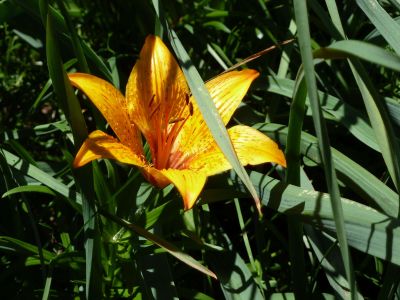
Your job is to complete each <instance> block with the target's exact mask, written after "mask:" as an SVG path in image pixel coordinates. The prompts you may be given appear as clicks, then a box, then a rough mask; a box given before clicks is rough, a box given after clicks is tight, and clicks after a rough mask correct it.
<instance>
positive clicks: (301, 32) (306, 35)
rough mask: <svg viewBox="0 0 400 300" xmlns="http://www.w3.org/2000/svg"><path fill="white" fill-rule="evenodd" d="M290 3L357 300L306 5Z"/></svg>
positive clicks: (340, 242) (337, 221) (337, 228)
mask: <svg viewBox="0 0 400 300" xmlns="http://www.w3.org/2000/svg"><path fill="white" fill-rule="evenodd" d="M293 3H294V12H295V17H296V23H297V28H298V41H299V46H300V54H301V57H302V62H303V65H304V74H305V80H306V83H307V90H308V96H309V98H310V104H311V109H312V114H313V120H314V126H315V130H316V132H317V136H318V140H319V145H320V149H321V154H322V158H323V162H324V173H325V177H326V184H327V187H328V191H329V194H330V199H331V205H332V209H333V211H334V216H335V218H334V220H335V227H336V233H337V236H338V240H339V245H340V249H341V253H342V259H343V261H344V266H345V270H346V277H347V279H348V281H349V283H350V292H351V295H352V299H354V298H355V297H356V287H355V279H354V272H353V268H352V262H351V257H350V253H349V249H348V244H347V235H346V231H345V227H344V218H343V208H342V203H341V201H340V192H339V187H338V183H337V180H336V172H335V168H334V165H333V161H332V157H331V152H330V146H329V138H328V133H327V130H326V126H325V122H324V119H323V117H322V112H321V107H320V103H319V99H318V91H317V84H316V80H315V74H314V62H313V56H312V52H311V40H310V29H309V24H308V12H307V5H306V2H304V1H301V0H295V1H294V2H293Z"/></svg>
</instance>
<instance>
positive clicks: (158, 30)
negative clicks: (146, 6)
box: [153, 0, 164, 38]
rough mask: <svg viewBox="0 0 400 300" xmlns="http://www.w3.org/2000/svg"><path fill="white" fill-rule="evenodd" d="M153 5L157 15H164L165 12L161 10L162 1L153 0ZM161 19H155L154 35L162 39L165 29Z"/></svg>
mask: <svg viewBox="0 0 400 300" xmlns="http://www.w3.org/2000/svg"><path fill="white" fill-rule="evenodd" d="M153 5H154V9H155V10H156V14H157V15H160V14H163V11H162V10H161V9H160V8H161V7H160V6H161V4H160V1H158V0H153ZM162 18H164V16H162ZM160 19H161V18H154V34H155V35H158V36H159V37H161V38H162V37H163V34H164V28H163V26H162V24H161V22H160Z"/></svg>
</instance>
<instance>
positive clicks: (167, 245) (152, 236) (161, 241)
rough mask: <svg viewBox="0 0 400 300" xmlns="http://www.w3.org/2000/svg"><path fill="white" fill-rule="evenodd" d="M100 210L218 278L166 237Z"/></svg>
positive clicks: (127, 227) (112, 219) (108, 216)
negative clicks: (166, 239) (163, 237)
mask: <svg viewBox="0 0 400 300" xmlns="http://www.w3.org/2000/svg"><path fill="white" fill-rule="evenodd" d="M99 212H100V214H102V215H103V216H105V217H107V218H108V219H110V220H111V221H113V222H115V223H116V224H118V225H120V226H122V227H124V228H126V229H128V230H130V231H133V232H136V233H137V234H139V235H141V236H142V237H144V238H145V239H147V240H149V241H151V242H152V243H154V244H156V245H157V246H159V247H161V248H163V249H164V250H165V251H167V252H168V253H169V254H171V255H172V256H174V257H175V258H177V259H178V260H180V261H182V262H183V263H185V264H187V265H188V266H190V267H192V268H194V269H196V270H198V271H200V272H202V273H204V274H206V275H208V276H211V277H213V278H215V279H217V276H216V275H215V274H214V272H212V271H210V270H209V269H207V268H206V267H204V266H203V265H202V264H200V263H199V262H198V261H197V260H195V259H194V258H193V257H191V256H189V255H187V254H186V253H183V252H182V251H180V250H179V249H178V248H177V247H175V246H174V245H172V244H170V243H169V242H167V241H165V240H164V239H162V238H160V237H159V236H157V235H155V234H153V233H151V232H150V231H148V230H146V229H144V228H142V227H139V226H137V225H136V224H133V223H129V222H128V221H126V220H124V219H121V218H119V217H117V216H116V215H114V214H110V213H108V212H107V211H105V210H102V209H99Z"/></svg>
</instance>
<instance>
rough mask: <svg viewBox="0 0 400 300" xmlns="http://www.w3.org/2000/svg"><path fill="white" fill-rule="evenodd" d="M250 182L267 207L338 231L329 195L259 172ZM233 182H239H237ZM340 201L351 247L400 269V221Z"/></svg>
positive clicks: (218, 195) (217, 197) (219, 196)
mask: <svg viewBox="0 0 400 300" xmlns="http://www.w3.org/2000/svg"><path fill="white" fill-rule="evenodd" d="M250 178H251V179H252V182H253V184H254V186H256V187H257V189H258V191H259V192H260V196H261V198H262V202H263V204H264V205H266V206H267V207H269V208H271V209H273V210H276V211H278V212H281V213H284V214H288V215H292V214H295V215H298V214H300V215H301V216H302V218H303V220H304V221H306V222H310V223H312V224H313V226H318V227H319V228H321V229H323V230H327V231H329V232H335V231H336V229H335V220H334V219H335V216H334V212H333V210H332V207H331V205H330V201H329V199H330V195H329V194H326V193H322V192H318V191H311V190H307V189H304V188H300V187H297V186H294V185H288V184H286V183H283V182H280V181H279V180H276V179H273V178H271V177H269V176H266V175H265V174H261V173H257V172H252V173H251V174H250ZM232 179H233V180H234V182H236V179H235V178H232ZM234 188H235V191H236V193H238V192H241V193H243V194H242V196H241V197H246V193H245V190H244V189H243V188H242V187H240V185H235V186H234ZM225 192H227V190H225V189H223V188H220V189H218V190H216V191H215V192H214V193H212V195H213V196H214V199H212V200H213V201H221V200H225V199H227V198H228V197H229V196H228V195H226V194H225ZM207 194H208V193H207ZM236 195H237V196H239V194H236ZM340 201H341V203H342V206H343V212H344V214H343V216H344V224H345V228H346V231H347V232H348V236H347V238H348V242H349V244H350V245H351V246H352V247H354V248H356V249H358V250H360V251H362V252H364V253H368V254H370V255H373V256H376V257H379V258H382V259H385V260H387V261H390V262H392V263H394V264H396V265H400V256H399V255H397V253H399V251H400V226H399V225H398V221H397V220H396V218H393V217H388V216H387V215H385V214H382V213H380V212H378V211H376V210H374V209H372V208H371V207H369V206H366V205H363V204H360V203H357V202H355V201H352V200H349V199H346V198H341V199H340Z"/></svg>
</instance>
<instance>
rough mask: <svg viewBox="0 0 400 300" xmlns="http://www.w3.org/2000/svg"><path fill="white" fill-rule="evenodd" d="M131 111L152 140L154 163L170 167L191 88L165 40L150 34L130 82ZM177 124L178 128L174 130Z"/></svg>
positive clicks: (147, 137)
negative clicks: (173, 147)
mask: <svg viewBox="0 0 400 300" xmlns="http://www.w3.org/2000/svg"><path fill="white" fill-rule="evenodd" d="M126 99H127V106H128V113H129V116H130V118H131V120H132V121H133V122H135V124H136V125H137V126H138V127H139V129H140V131H141V132H142V133H143V135H144V136H145V138H146V140H147V142H148V143H149V146H150V150H151V152H152V158H153V164H154V165H155V167H157V168H159V169H163V168H165V167H166V161H167V157H168V154H169V149H170V148H171V147H172V142H173V140H174V139H175V137H176V135H177V133H178V132H179V130H176V129H177V128H178V127H179V126H180V122H182V121H183V120H184V119H185V118H186V117H187V115H188V114H189V108H188V101H189V89H188V87H187V84H186V81H185V77H184V75H183V73H182V71H181V69H180V68H179V65H178V63H177V62H176V60H175V58H174V57H173V56H172V54H171V53H170V51H169V50H168V48H167V47H166V46H165V45H164V43H163V42H162V40H161V39H160V38H159V37H156V36H148V37H147V38H146V41H145V44H144V46H143V48H142V50H141V51H140V57H139V59H138V60H137V62H136V64H135V66H134V68H133V70H132V72H131V74H130V76H129V80H128V84H127V86H126ZM174 128H175V130H174Z"/></svg>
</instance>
